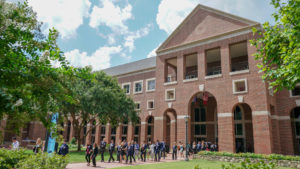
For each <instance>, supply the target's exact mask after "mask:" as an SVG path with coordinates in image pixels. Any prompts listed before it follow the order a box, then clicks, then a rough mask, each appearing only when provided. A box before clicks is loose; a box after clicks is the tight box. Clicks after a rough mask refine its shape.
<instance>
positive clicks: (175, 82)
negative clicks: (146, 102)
mask: <svg viewBox="0 0 300 169" xmlns="http://www.w3.org/2000/svg"><path fill="white" fill-rule="evenodd" d="M175 84H177V81H174V82H166V83H164V86H168V85H175Z"/></svg>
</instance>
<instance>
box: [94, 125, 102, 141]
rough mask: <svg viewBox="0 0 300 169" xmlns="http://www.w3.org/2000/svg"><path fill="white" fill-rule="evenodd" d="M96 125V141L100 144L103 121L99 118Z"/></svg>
mask: <svg viewBox="0 0 300 169" xmlns="http://www.w3.org/2000/svg"><path fill="white" fill-rule="evenodd" d="M96 124H97V126H96V134H95V143H96V144H97V145H100V137H101V123H100V122H99V121H98V120H97V123H96Z"/></svg>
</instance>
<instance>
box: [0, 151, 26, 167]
mask: <svg viewBox="0 0 300 169" xmlns="http://www.w3.org/2000/svg"><path fill="white" fill-rule="evenodd" d="M28 156H29V154H26V152H25V150H23V149H20V150H14V151H12V150H7V149H4V148H2V149H0V168H1V169H10V168H14V167H15V166H16V164H17V163H18V162H19V161H21V160H24V159H26V158H28Z"/></svg>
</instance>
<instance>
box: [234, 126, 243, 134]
mask: <svg viewBox="0 0 300 169" xmlns="http://www.w3.org/2000/svg"><path fill="white" fill-rule="evenodd" d="M235 135H237V136H242V135H243V125H242V124H235Z"/></svg>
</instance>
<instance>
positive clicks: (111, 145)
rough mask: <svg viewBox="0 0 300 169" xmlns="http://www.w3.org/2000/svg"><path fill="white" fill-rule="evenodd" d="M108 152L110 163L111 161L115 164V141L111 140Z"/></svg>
mask: <svg viewBox="0 0 300 169" xmlns="http://www.w3.org/2000/svg"><path fill="white" fill-rule="evenodd" d="M108 151H109V159H108V162H109V163H110V161H111V160H112V161H113V162H115V159H114V157H113V153H114V151H115V142H114V140H111V143H110V145H109V149H108Z"/></svg>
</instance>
